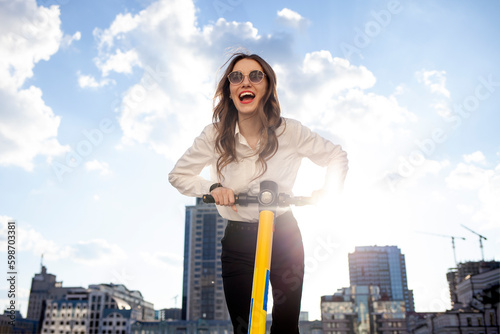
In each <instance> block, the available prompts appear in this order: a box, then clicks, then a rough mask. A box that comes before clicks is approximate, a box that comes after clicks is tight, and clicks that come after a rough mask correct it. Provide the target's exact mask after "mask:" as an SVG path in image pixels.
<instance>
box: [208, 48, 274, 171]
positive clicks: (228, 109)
mask: <svg viewBox="0 0 500 334" xmlns="http://www.w3.org/2000/svg"><path fill="white" fill-rule="evenodd" d="M242 59H253V60H255V61H257V62H258V63H259V64H260V66H262V69H263V70H264V73H265V74H266V75H265V79H266V80H267V92H266V94H265V96H264V98H263V99H262V100H261V101H260V104H259V106H257V117H258V118H259V120H260V122H261V125H262V126H261V134H260V142H261V143H265V145H262V144H261V145H259V147H258V149H257V151H256V152H255V154H258V156H259V158H258V162H259V163H260V165H261V170H260V174H259V175H257V176H256V177H255V178H258V177H259V176H261V175H262V174H264V173H265V172H266V171H267V163H266V161H267V160H269V159H270V158H272V157H273V156H274V155H275V154H276V152H277V151H278V135H277V134H276V129H277V128H278V127H279V126H280V125H281V122H282V118H281V108H280V104H279V101H278V94H277V90H276V74H275V73H274V70H273V69H272V67H271V66H270V65H269V64H268V63H267V62H266V61H265V60H264V59H262V58H261V57H260V56H258V55H256V54H246V53H241V52H239V53H234V54H233V55H232V56H231V57H230V58H229V59H228V60H227V61H226V64H228V65H227V68H226V70H225V72H224V74H223V75H222V78H221V80H220V81H219V84H218V85H217V90H216V92H215V96H214V113H213V117H212V119H213V123H214V125H215V128H216V129H217V136H216V139H215V149H216V152H217V153H218V154H220V156H219V158H218V159H217V176H218V178H219V180H221V181H223V180H224V176H223V175H222V169H224V167H226V166H227V165H229V164H230V163H232V162H235V161H236V162H237V158H236V148H235V144H236V143H235V138H234V131H235V128H236V123H237V122H238V110H237V109H236V107H235V105H234V103H233V100H232V99H231V98H230V91H229V80H228V79H227V76H228V75H229V73H231V72H232V71H233V68H234V65H235V64H236V63H237V62H238V61H240V60H242Z"/></svg>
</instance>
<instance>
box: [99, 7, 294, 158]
mask: <svg viewBox="0 0 500 334" xmlns="http://www.w3.org/2000/svg"><path fill="white" fill-rule="evenodd" d="M120 27H121V28H120ZM96 38H97V39H98V43H99V45H101V48H100V51H99V56H98V60H97V61H96V64H99V66H100V69H101V72H102V74H103V75H106V74H107V73H109V72H110V71H111V70H114V71H117V69H118V68H121V69H122V70H121V72H126V70H125V69H127V70H128V69H131V68H132V66H137V67H139V68H141V69H142V70H143V71H144V74H143V77H142V78H141V79H140V81H139V82H137V83H136V84H134V85H132V86H130V88H129V89H128V90H127V91H126V92H125V94H124V97H123V100H122V104H121V106H120V107H119V110H118V111H119V113H120V114H119V117H118V119H119V122H120V126H121V128H122V131H123V137H122V143H123V144H125V145H130V144H133V143H141V144H146V145H148V146H149V147H151V148H152V149H153V150H154V151H155V152H157V153H159V154H162V155H164V156H166V157H169V158H171V159H176V158H178V157H179V155H180V154H181V153H182V152H183V151H184V150H185V149H186V146H183V145H177V143H184V144H185V145H187V144H188V143H191V142H192V140H193V138H194V137H195V136H196V135H198V134H199V133H200V132H201V130H202V129H203V126H205V125H206V124H208V123H209V122H210V121H211V117H212V95H213V93H214V90H215V85H216V78H215V74H216V73H217V70H218V68H219V66H220V65H221V64H222V63H223V62H224V61H225V55H224V54H223V53H224V50H225V49H226V48H227V47H228V45H230V46H238V45H242V44H244V45H245V46H247V47H248V48H249V49H258V50H260V49H261V48H262V46H266V45H269V48H272V49H273V50H279V51H276V52H286V47H282V45H281V44H283V43H284V42H282V40H280V39H275V38H274V37H272V36H271V37H270V36H261V35H259V34H258V31H257V29H255V28H254V27H253V25H252V24H251V23H249V22H245V23H239V22H228V21H226V20H224V19H219V20H218V21H217V22H216V23H215V24H213V25H206V26H204V27H202V28H199V27H198V23H197V21H196V10H195V7H194V5H193V3H192V2H190V1H178V0H176V1H158V2H154V3H152V4H151V5H150V6H149V7H147V8H145V9H144V10H142V11H141V12H139V13H138V14H136V15H134V16H131V15H128V16H126V17H125V16H124V15H118V16H117V18H116V19H115V21H114V22H113V23H112V24H111V25H110V27H109V28H108V29H104V30H99V31H96ZM130 45H134V46H135V48H134V49H130V48H129V46H130ZM119 50H128V51H127V52H126V53H127V54H129V55H134V56H133V57H132V56H130V57H128V58H127V61H125V62H124V63H126V64H130V65H129V67H126V66H122V67H117V66H114V65H111V64H116V63H117V62H118V61H117V60H116V58H114V57H113V55H118V54H120V52H121V54H122V56H120V57H121V58H126V57H123V54H125V52H124V51H119ZM104 64H108V65H109V66H104ZM171 143H176V144H175V145H172V144H171Z"/></svg>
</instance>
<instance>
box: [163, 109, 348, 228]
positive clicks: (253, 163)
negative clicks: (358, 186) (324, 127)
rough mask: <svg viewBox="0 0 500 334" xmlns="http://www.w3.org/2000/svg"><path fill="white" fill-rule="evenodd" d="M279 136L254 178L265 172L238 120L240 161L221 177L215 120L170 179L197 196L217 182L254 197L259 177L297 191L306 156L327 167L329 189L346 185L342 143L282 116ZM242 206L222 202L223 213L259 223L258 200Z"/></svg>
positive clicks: (283, 190) (184, 191)
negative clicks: (205, 171) (204, 172)
mask: <svg viewBox="0 0 500 334" xmlns="http://www.w3.org/2000/svg"><path fill="white" fill-rule="evenodd" d="M276 135H277V136H278V143H279V146H278V151H277V152H276V154H275V155H274V156H273V157H272V158H271V159H269V160H267V171H266V172H265V173H264V174H263V175H261V176H259V177H258V178H257V179H255V177H256V176H257V175H259V174H260V172H261V169H260V168H261V167H260V163H259V162H258V161H257V160H258V156H257V155H255V154H254V151H253V149H252V148H251V147H250V145H248V143H247V141H246V139H245V137H243V135H242V134H241V133H240V132H239V128H238V125H236V130H235V134H234V136H235V141H236V154H237V160H238V161H237V162H233V163H231V164H229V165H228V166H226V167H225V168H224V169H223V170H222V174H223V175H224V179H223V180H218V179H217V169H216V164H217V158H218V156H219V155H218V154H217V152H216V151H215V137H216V129H215V127H214V125H213V124H210V125H208V126H206V127H205V129H204V130H203V132H202V133H201V134H200V136H198V137H197V138H196V139H195V140H194V143H193V145H192V146H191V147H190V148H189V149H188V150H187V151H186V152H185V153H184V155H183V156H182V157H181V158H180V159H179V161H178V162H177V164H176V165H175V167H174V169H173V170H172V171H171V172H170V174H169V175H168V178H169V181H170V183H171V184H172V185H173V186H174V187H175V188H177V189H178V190H179V191H180V192H181V193H182V194H184V195H187V196H195V197H202V196H203V195H204V194H208V193H209V189H210V186H211V185H212V184H214V183H217V182H220V183H222V185H223V186H224V187H226V188H230V189H232V190H233V191H234V193H235V194H238V193H248V194H249V195H253V196H255V195H257V194H258V193H259V191H260V186H259V185H260V182H261V181H264V180H270V181H274V182H276V183H277V184H278V191H279V192H280V193H286V194H289V195H292V188H293V185H294V183H295V179H296V177H297V172H298V170H299V167H300V164H301V161H302V158H304V157H306V158H309V159H310V160H311V161H312V162H314V163H315V164H317V165H319V166H322V167H327V173H326V180H325V189H327V188H328V189H332V190H335V191H337V190H339V189H341V188H342V187H343V184H344V179H345V176H346V174H347V170H348V167H347V163H348V161H347V154H346V152H344V151H343V150H342V148H341V147H340V145H335V144H333V143H332V142H330V141H328V140H326V139H324V138H323V137H321V136H320V135H318V134H317V133H314V132H312V131H311V130H310V129H309V128H307V127H305V126H303V125H302V124H301V123H300V122H298V121H296V120H293V119H290V118H283V122H282V124H281V125H280V127H279V128H278V129H277V130H276ZM206 166H210V176H211V180H207V179H205V178H203V177H201V176H200V173H201V171H202V170H203V168H205V167H206ZM237 208H238V212H234V211H233V209H232V208H231V207H230V206H217V209H218V211H219V213H220V215H221V216H222V217H223V218H226V219H229V220H237V221H246V222H258V220H259V210H258V205H257V204H250V205H249V206H247V207H243V206H237ZM286 210H287V209H286V208H284V209H279V210H278V211H277V215H280V214H281V213H283V212H285V211H286Z"/></svg>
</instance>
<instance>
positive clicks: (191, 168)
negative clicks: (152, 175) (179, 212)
mask: <svg viewBox="0 0 500 334" xmlns="http://www.w3.org/2000/svg"><path fill="white" fill-rule="evenodd" d="M214 133H215V129H214V126H213V125H212V124H211V125H208V126H207V127H205V129H204V130H203V132H202V133H201V134H200V135H199V136H198V137H197V138H196V139H195V140H194V142H193V145H192V146H191V147H190V148H189V149H188V150H187V151H186V152H185V153H184V154H183V155H182V157H181V158H180V159H179V161H177V163H176V164H175V166H174V168H173V169H172V171H171V172H170V173H169V174H168V180H169V182H170V183H171V184H172V186H174V187H175V188H177V190H179V192H180V193H182V194H184V195H186V196H194V197H202V196H203V194H206V193H208V192H209V189H210V186H211V185H212V184H213V183H214V182H213V181H211V180H207V179H205V178H203V177H202V176H200V173H201V171H202V170H203V169H204V168H205V167H206V166H208V165H211V164H213V163H214V159H215V154H214V150H215V149H214Z"/></svg>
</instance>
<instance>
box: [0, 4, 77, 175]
mask: <svg viewBox="0 0 500 334" xmlns="http://www.w3.org/2000/svg"><path fill="white" fill-rule="evenodd" d="M59 14H60V13H59V8H58V7H57V6H51V7H49V8H46V7H42V6H37V4H36V2H35V0H26V1H24V0H16V1H8V2H4V3H3V4H2V11H0V100H1V101H2V108H1V109H0V117H1V119H2V123H1V125H0V143H1V144H0V147H1V149H0V152H1V153H0V165H2V166H10V165H12V166H19V167H22V168H24V169H25V170H28V171H31V170H33V167H34V164H33V159H34V158H35V157H36V156H38V155H43V156H46V157H47V159H49V160H50V159H51V158H52V157H53V156H56V155H59V154H62V153H64V152H66V151H68V150H69V147H67V146H62V145H61V144H60V143H59V142H58V140H57V131H58V128H59V123H60V118H59V117H57V116H56V115H54V113H53V111H52V109H51V108H50V107H49V106H47V105H45V102H44V101H43V99H42V91H41V90H40V89H39V88H38V87H34V86H30V87H28V88H26V89H21V87H22V85H23V84H24V82H25V81H26V79H28V78H30V77H32V76H33V68H34V66H35V64H36V63H37V62H39V61H40V60H48V59H49V58H50V57H51V56H52V55H53V54H54V53H56V52H57V51H58V49H59V46H60V44H61V41H62V37H63V33H62V31H61V29H60V25H61V21H60V19H59Z"/></svg>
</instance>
